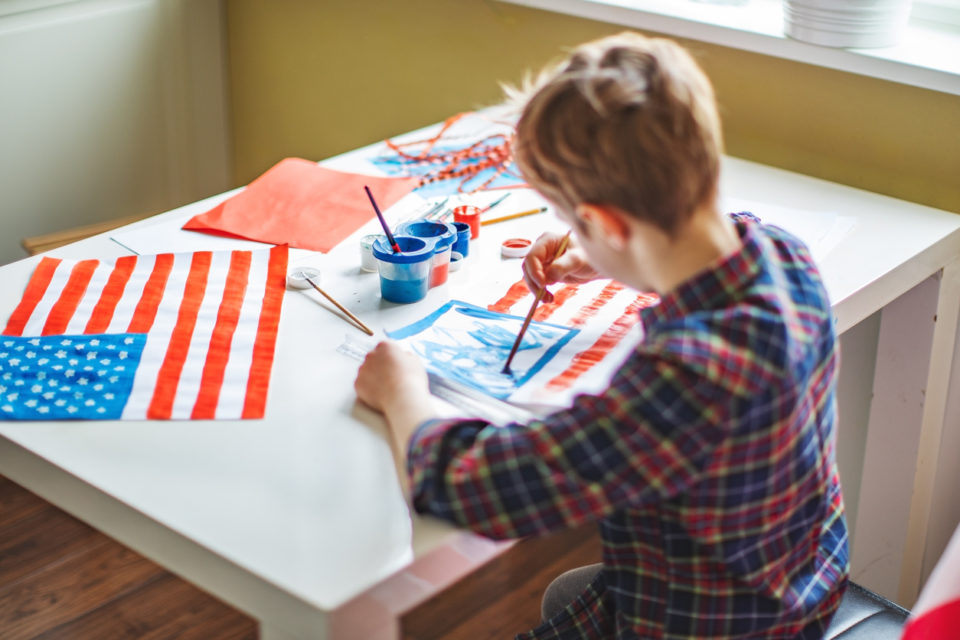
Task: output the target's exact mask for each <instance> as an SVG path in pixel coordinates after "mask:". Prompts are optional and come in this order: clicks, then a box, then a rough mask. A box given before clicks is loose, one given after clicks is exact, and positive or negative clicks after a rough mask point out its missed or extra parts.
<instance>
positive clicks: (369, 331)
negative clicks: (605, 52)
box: [304, 251, 399, 336]
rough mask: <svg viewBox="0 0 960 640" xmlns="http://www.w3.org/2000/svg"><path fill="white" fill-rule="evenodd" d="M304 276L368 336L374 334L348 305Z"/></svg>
mask: <svg viewBox="0 0 960 640" xmlns="http://www.w3.org/2000/svg"><path fill="white" fill-rule="evenodd" d="M397 253H399V251H398V252H397ZM304 277H305V278H306V279H307V282H309V283H310V286H312V287H313V288H314V289H316V290H317V291H318V292H319V293H320V295H322V296H323V297H324V298H326V299H327V300H329V301H330V302H332V303H333V304H334V305H335V306H336V307H337V309H340V311H343V312H344V313H345V314H347V316H348V317H349V318H350V319H351V320H353V321H354V322H356V323H357V326H358V327H360V328H361V329H363V332H364V333H366V334H367V335H368V336H372V335H373V329H371V328H370V327H368V326H367V325H365V324H363V322H361V321H360V318H358V317H357V316H355V315H353V314H352V313H350V312H349V311H348V310H347V308H346V307H344V306H343V305H342V304H340V303H339V302H337V301H336V300H334V299H333V296H331V295H330V294H329V293H327V292H326V291H324V290H323V289H321V288H320V287H319V286H317V283H316V282H314V281H313V279H312V278H311V277H310V276H304Z"/></svg>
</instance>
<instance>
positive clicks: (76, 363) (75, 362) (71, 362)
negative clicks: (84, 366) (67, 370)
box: [67, 358, 80, 367]
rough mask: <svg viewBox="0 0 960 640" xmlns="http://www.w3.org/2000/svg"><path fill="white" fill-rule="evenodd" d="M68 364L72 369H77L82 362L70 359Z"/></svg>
mask: <svg viewBox="0 0 960 640" xmlns="http://www.w3.org/2000/svg"><path fill="white" fill-rule="evenodd" d="M67 364H69V365H70V366H71V367H75V366H77V365H78V364H80V361H79V360H77V359H76V358H70V359H69V360H67Z"/></svg>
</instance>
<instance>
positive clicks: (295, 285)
mask: <svg viewBox="0 0 960 640" xmlns="http://www.w3.org/2000/svg"><path fill="white" fill-rule="evenodd" d="M307 278H310V279H311V280H313V281H314V282H317V281H318V280H320V270H319V269H314V268H313V267H296V268H295V269H294V270H293V271H291V272H290V273H289V274H287V286H288V287H290V288H291V289H309V288H310V283H309V282H307Z"/></svg>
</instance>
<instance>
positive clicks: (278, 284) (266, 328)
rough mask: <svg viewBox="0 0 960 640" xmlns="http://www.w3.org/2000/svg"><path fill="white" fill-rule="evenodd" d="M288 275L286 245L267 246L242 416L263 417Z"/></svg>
mask: <svg viewBox="0 0 960 640" xmlns="http://www.w3.org/2000/svg"><path fill="white" fill-rule="evenodd" d="M286 278H287V247H286V245H281V246H279V247H274V248H273V249H271V250H270V264H269V266H268V267H267V289H266V292H265V294H264V297H263V306H262V308H261V309H260V324H259V326H258V328H257V338H256V342H254V345H253V361H252V362H251V363H250V377H249V378H248V379H247V395H246V398H245V399H244V404H243V414H242V417H243V418H262V417H263V413H264V410H265V408H266V404H267V387H268V386H269V384H270V368H271V367H272V366H273V349H274V345H275V344H276V342H277V327H278V326H279V324H280V305H281V303H282V302H283V291H284V287H285V282H286Z"/></svg>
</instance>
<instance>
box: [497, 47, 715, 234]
mask: <svg viewBox="0 0 960 640" xmlns="http://www.w3.org/2000/svg"><path fill="white" fill-rule="evenodd" d="M537 85H538V86H535V87H534V88H533V90H532V91H533V93H532V95H531V97H530V98H529V99H528V100H527V101H526V105H525V106H524V107H523V111H522V114H521V116H520V119H519V121H518V123H517V134H516V140H515V150H514V153H515V157H516V161H517V165H518V166H519V168H520V171H521V172H522V173H523V175H524V177H525V178H526V180H527V181H528V182H529V183H530V185H531V186H532V187H534V188H536V189H537V190H539V191H540V192H542V193H543V194H544V195H545V196H546V197H547V198H548V199H550V200H551V201H553V202H554V203H555V204H557V205H558V206H560V207H562V208H564V209H566V210H567V211H569V212H573V211H574V210H575V208H576V206H577V205H578V204H581V203H589V204H607V205H614V206H617V207H619V208H620V209H622V210H624V211H626V212H628V213H629V214H631V215H633V216H636V217H637V218H639V219H641V220H645V221H648V222H650V223H652V224H655V225H656V226H658V227H659V228H661V229H663V230H665V231H666V232H667V233H672V232H673V231H674V230H675V229H676V228H677V226H678V225H680V224H681V223H683V222H684V221H685V220H687V219H688V218H689V216H690V215H691V214H692V213H693V211H694V210H695V209H697V208H698V207H699V206H700V205H701V204H703V203H705V202H707V201H708V199H712V198H715V197H716V192H717V182H718V179H719V173H720V154H721V153H722V146H723V143H722V139H721V131H720V122H719V117H718V116H717V109H716V103H715V100H714V95H713V89H712V87H711V86H710V81H709V80H708V79H707V77H706V75H704V73H703V71H701V70H700V68H699V67H698V66H697V64H696V62H694V60H693V58H692V57H691V56H690V55H689V54H688V53H687V52H686V51H685V50H684V49H683V48H681V47H680V46H679V45H677V44H675V43H674V42H672V41H670V40H664V39H658V38H657V39H655V38H646V37H644V36H641V35H639V34H635V33H621V34H619V35H615V36H610V37H607V38H603V39H601V40H597V41H595V42H590V43H587V44H585V45H581V46H580V47H578V48H576V49H575V50H574V52H573V54H572V55H571V56H570V58H569V59H568V61H567V62H566V63H565V64H563V65H561V67H560V68H559V69H557V70H555V71H553V72H551V73H546V74H544V75H543V76H542V77H541V79H540V80H539V81H538V83H537Z"/></svg>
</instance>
